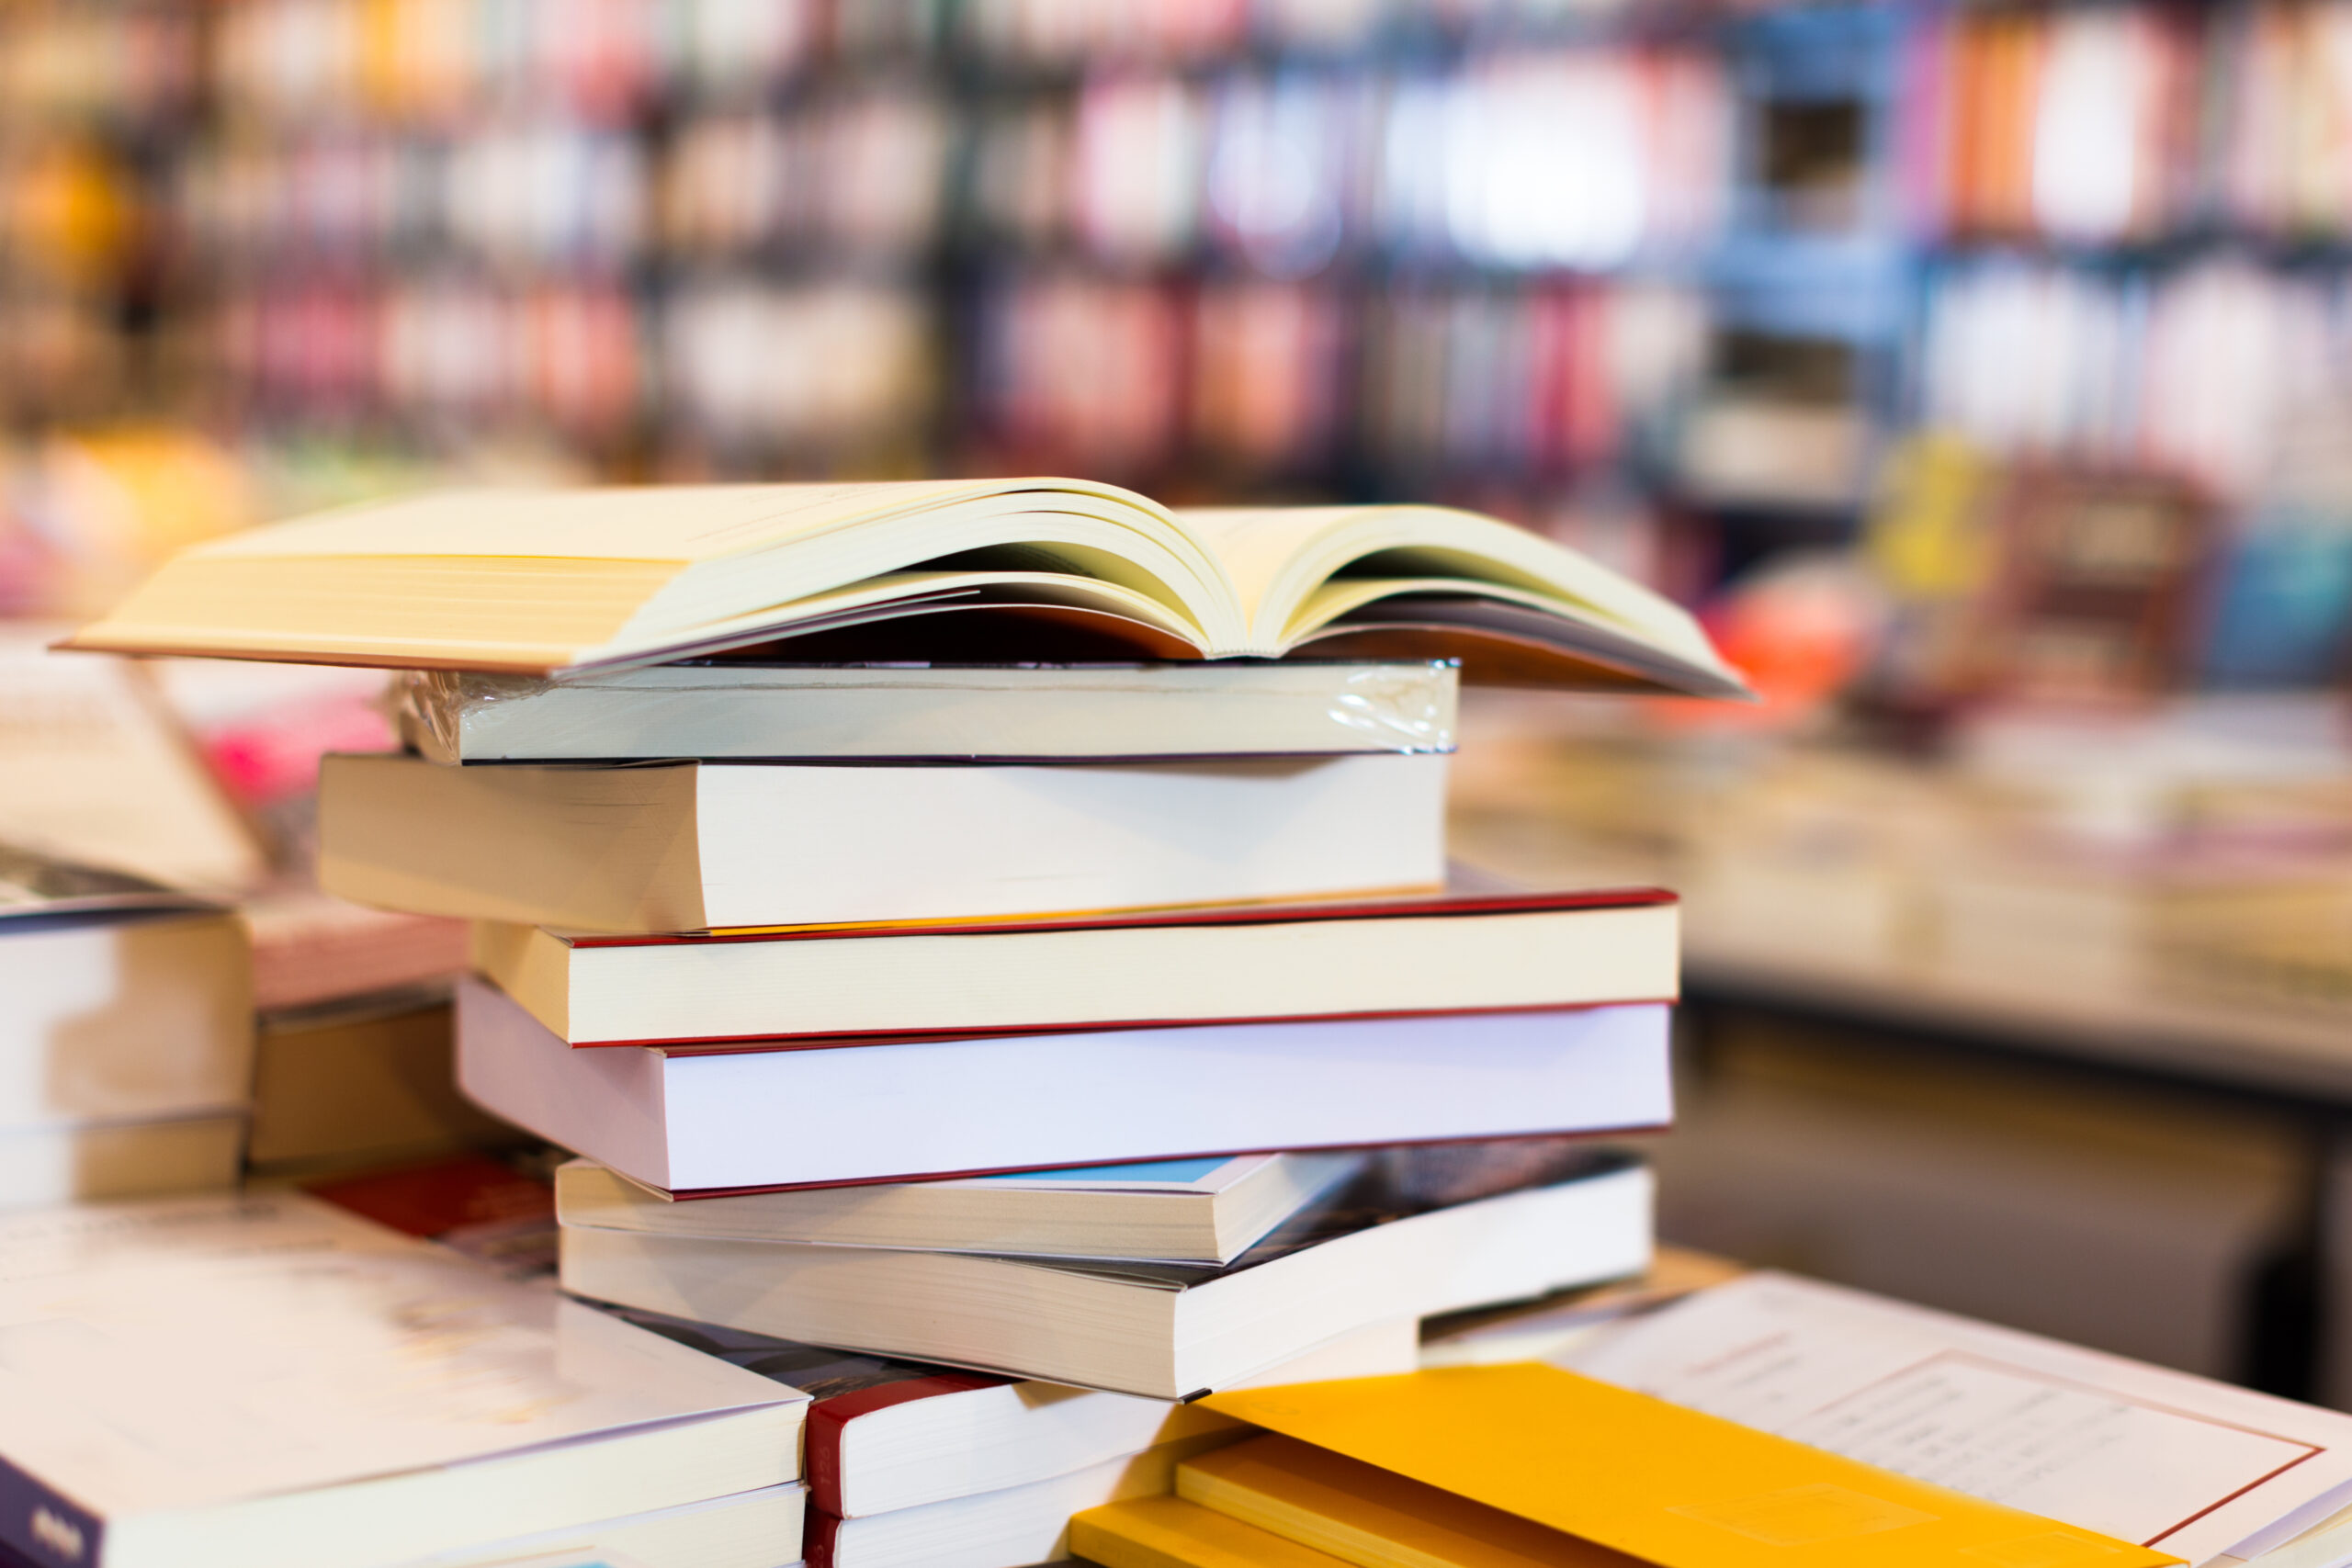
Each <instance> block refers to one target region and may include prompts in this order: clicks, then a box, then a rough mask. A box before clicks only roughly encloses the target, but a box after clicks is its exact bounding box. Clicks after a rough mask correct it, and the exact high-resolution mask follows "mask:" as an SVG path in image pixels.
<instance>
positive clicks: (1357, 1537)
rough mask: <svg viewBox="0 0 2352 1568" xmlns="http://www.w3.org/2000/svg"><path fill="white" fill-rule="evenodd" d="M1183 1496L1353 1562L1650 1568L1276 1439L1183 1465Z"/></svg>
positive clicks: (1446, 1567)
mask: <svg viewBox="0 0 2352 1568" xmlns="http://www.w3.org/2000/svg"><path fill="white" fill-rule="evenodd" d="M1175 1493H1176V1495H1177V1496H1179V1497H1181V1498H1182V1499H1184V1500H1185V1501H1186V1502H1188V1503H1197V1504H1199V1505H1200V1506H1202V1507H1204V1508H1208V1509H1212V1510H1214V1511H1215V1512H1216V1513H1220V1514H1223V1515H1225V1516H1226V1517H1227V1518H1231V1519H1238V1520H1240V1521H1241V1522H1242V1523H1244V1524H1248V1525H1254V1526H1256V1527H1257V1528H1258V1529H1262V1530H1265V1531H1267V1532H1268V1533H1269V1534H1272V1535H1275V1536H1279V1537H1281V1538H1282V1539H1283V1540H1288V1541H1292V1542H1294V1543H1295V1544H1297V1545H1299V1546H1304V1547H1308V1548H1311V1549H1313V1550H1315V1551H1326V1552H1329V1553H1330V1554H1332V1555H1333V1556H1334V1557H1336V1558H1340V1559H1341V1560H1344V1561H1347V1562H1411V1563H1415V1564H1419V1565H1423V1568H1646V1565H1645V1563H1644V1562H1642V1560H1641V1559H1639V1558H1636V1557H1628V1556H1627V1555H1625V1554H1624V1553H1623V1552H1622V1551H1611V1550H1610V1549H1609V1548H1608V1547H1605V1546H1600V1545H1596V1544H1595V1543H1593V1542H1592V1541H1589V1540H1579V1539H1578V1538H1577V1537H1576V1536H1572V1535H1566V1534H1564V1533H1562V1532H1561V1531H1559V1530H1555V1529H1547V1528H1546V1527H1544V1526H1543V1525H1539V1524H1536V1523H1535V1522H1533V1521H1532V1520H1531V1519H1523V1518H1521V1517H1519V1516H1518V1515H1516V1514H1510V1513H1505V1512H1504V1511H1503V1510H1502V1509H1500V1508H1496V1507H1490V1506H1487V1505H1486V1504H1484V1503H1475V1502H1472V1501H1471V1500H1470V1499H1469V1498H1467V1497H1463V1496H1459V1495H1455V1494H1454V1493H1452V1492H1447V1491H1444V1490H1442V1489H1441V1488H1439V1487H1435V1486H1430V1485H1428V1484H1426V1483H1422V1482H1419V1481H1413V1480H1409V1479H1408V1478H1407V1477H1405V1476H1402V1475H1398V1474H1396V1473H1394V1472H1389V1471H1385V1470H1380V1469H1377V1468H1375V1467H1374V1466H1372V1465H1369V1464H1365V1463H1363V1461H1359V1460H1351V1459H1349V1458H1346V1457H1345V1456H1344V1455H1340V1454H1336V1453H1333V1452H1332V1451H1331V1450H1329V1449H1318V1448H1316V1447H1315V1446H1314V1445H1312V1444H1309V1443H1302V1442H1300V1441H1298V1440H1297V1439H1296V1438H1284V1437H1281V1436H1278V1435H1276V1434H1274V1433H1271V1432H1269V1433H1266V1434H1264V1435H1263V1436H1261V1437H1255V1438H1249V1439H1247V1440H1246V1441H1242V1442H1238V1443H1228V1444H1226V1445H1225V1446H1223V1447H1221V1448H1219V1449H1217V1450H1216V1451H1214V1452H1211V1453H1203V1454H1198V1455H1195V1456H1193V1457H1192V1458H1190V1459H1187V1460H1184V1461H1182V1462H1181V1463H1179V1464H1178V1465H1177V1466H1176V1486H1175Z"/></svg>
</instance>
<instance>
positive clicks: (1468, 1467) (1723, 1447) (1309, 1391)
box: [1212, 1309, 2180, 1568]
mask: <svg viewBox="0 0 2352 1568" xmlns="http://www.w3.org/2000/svg"><path fill="white" fill-rule="evenodd" d="M1669 1310H1672V1309H1669ZM1212 1407H1213V1408H1215V1409H1218V1410H1222V1411H1224V1412H1226V1413H1227V1415H1230V1416H1239V1417H1240V1418H1241V1419H1242V1420H1244V1421H1248V1422H1250V1424H1252V1425H1253V1426H1259V1427H1267V1428H1269V1429H1271V1430H1273V1431H1276V1432H1280V1433H1282V1434H1283V1436H1285V1437H1289V1438H1295V1439H1297V1440H1298V1441H1300V1442H1304V1443H1309V1444H1312V1445H1314V1446H1315V1447H1317V1448H1321V1449H1327V1450H1331V1451H1332V1452H1334V1453H1337V1454H1340V1455H1342V1456H1344V1457H1346V1458H1348V1459H1351V1460H1355V1461H1359V1462H1361V1463H1363V1464H1367V1465H1371V1466H1373V1467H1374V1468H1376V1469H1379V1470H1382V1471H1385V1472H1390V1473H1393V1474H1395V1475H1397V1476H1401V1477H1403V1478H1404V1479H1406V1480H1408V1481H1413V1482H1418V1483H1421V1484H1423V1485H1426V1486H1432V1487H1436V1488H1438V1489H1439V1490H1441V1491H1443V1492H1449V1493H1452V1494H1454V1495H1457V1496H1460V1497H1463V1498H1465V1499H1467V1500H1468V1501H1470V1502H1474V1503H1478V1504H1483V1505H1485V1506H1487V1507H1490V1508H1496V1509H1499V1510H1501V1511H1502V1512H1504V1513H1508V1514H1514V1515H1517V1516H1519V1517H1521V1518H1523V1519H1526V1520H1528V1521H1530V1522H1532V1523H1534V1524H1538V1525H1544V1526H1547V1527H1549V1528H1550V1529H1555V1530H1559V1531H1563V1532H1565V1533H1566V1534H1569V1535H1573V1536H1577V1537H1579V1538H1582V1539H1583V1540H1589V1541H1591V1542H1593V1543H1594V1544H1596V1545H1600V1546H1605V1547H1609V1548H1611V1549H1612V1550H1613V1551H1621V1552H1623V1553H1626V1554H1627V1555H1629V1556H1632V1557H1634V1558H1636V1559H1638V1560H1640V1561H1641V1562H1646V1563H1653V1564H1656V1565H1657V1568H1781V1565H1783V1564H1786V1563H1789V1562H1794V1561H1802V1562H1805V1563H1807V1564H1809V1565H1818V1568H1882V1565H1883V1564H1886V1563H1894V1562H1900V1563H1903V1564H1905V1568H1914V1565H1916V1568H1984V1564H1985V1563H1986V1562H2068V1561H2075V1562H2098V1563H2102V1564H2111V1565H2112V1568H2140V1565H2143V1564H2146V1565H2151V1568H2153V1565H2154V1564H2161V1563H2167V1562H2179V1561H2180V1559H2178V1558H2177V1557H2174V1556H2171V1555H2169V1554H2167V1553H2165V1552H2164V1551H2154V1550H2150V1549H2149V1548H2146V1547H2142V1546H2135V1545H2132V1544H2131V1543H2130V1542H2128V1541H2123V1540H2116V1539H2114V1538H2112V1537H2109V1536H2105V1535H2101V1534H2098V1533H2097V1532H2095V1531H2092V1530H2086V1529H2077V1528H2075V1527H2074V1526H2071V1525H2066V1524H2062V1523H2060V1522H2059V1521H2057V1520H2055V1519H2051V1518H2047V1517H2039V1516H2037V1515H2034V1514H2031V1513H2027V1512H2024V1511H2022V1510H2019V1509H2017V1508H2011V1507H2004V1506H2000V1505H1998V1504H1995V1503H1988V1502H1981V1501H1979V1500H1977V1499H1976V1498H1973V1497H1970V1496H1966V1495H1962V1494H1961V1493H1959V1492H1954V1491H1949V1490H1947V1489H1945V1488H1943V1487H1941V1486H1935V1485H1930V1484H1928V1483H1925V1482H1921V1481H1915V1480H1912V1479H1911V1478H1910V1477H1908V1476H1905V1475H1898V1474H1896V1473H1895V1472H1893V1471H1888V1470H1880V1469H1877V1468H1875V1467H1873V1466H1871V1465H1868V1464H1863V1463H1860V1462H1859V1461H1854V1460H1851V1459H1847V1458H1844V1457H1842V1456H1840V1455H1838V1454H1836V1453H1832V1452H1830V1451H1829V1450H1826V1449H1816V1448H1809V1447H1807V1446H1805V1445H1804V1444H1801V1443H1794V1442H1791V1441H1789V1440H1788V1439H1787V1438H1778V1437H1774V1436H1772V1435H1771V1434H1770V1433H1767V1432H1762V1431H1758V1430H1756V1429H1755V1428H1753V1427H1744V1426H1736V1425H1734V1424H1733V1423H1732V1422H1729V1421H1725V1420H1722V1419H1719V1418H1718V1417H1715V1416H1706V1415H1702V1414H1701V1413H1699V1412H1698V1411H1695V1410H1685V1409H1682V1408H1680V1407H1679V1406H1676V1405H1672V1404H1667V1403H1666V1402H1665V1401H1663V1400H1657V1399H1651V1398H1649V1397H1647V1396H1645V1395H1643V1394H1639V1393H1633V1392H1631V1391H1629V1390H1626V1389H1620V1388H1613V1387H1611V1386H1610V1385H1609V1384H1607V1383H1603V1382H1595V1381H1593V1380H1592V1379H1589V1378H1584V1377H1578V1376H1577V1375H1576V1374H1574V1373H1571V1372H1565V1371H1559V1370H1557V1369H1555V1368H1552V1367H1547V1366H1543V1365H1540V1364H1527V1365H1519V1366H1503V1367H1447V1368H1442V1369H1439V1370H1436V1371H1421V1372H1415V1373H1412V1374H1410V1375H1409V1376H1406V1377H1398V1378H1363V1379H1359V1380H1355V1381H1352V1382H1329V1383H1307V1384H1293V1385H1290V1386H1287V1387H1283V1388H1278V1389H1250V1390H1240V1391H1236V1392H1234V1393H1219V1394H1216V1395H1213V1396H1212Z"/></svg>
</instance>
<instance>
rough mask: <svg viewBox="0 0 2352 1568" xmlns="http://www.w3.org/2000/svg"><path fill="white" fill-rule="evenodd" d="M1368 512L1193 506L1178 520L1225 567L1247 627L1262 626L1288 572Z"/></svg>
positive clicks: (1327, 508) (1336, 508) (1343, 508)
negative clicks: (1325, 538) (1320, 541)
mask: <svg viewBox="0 0 2352 1568" xmlns="http://www.w3.org/2000/svg"><path fill="white" fill-rule="evenodd" d="M1362 511H1363V508H1361V507H1354V506H1272V507H1242V506H1210V507H1188V508H1186V509H1184V510H1182V511H1180V512H1178V513H1176V520H1177V522H1179V523H1180V524H1182V525H1183V526H1184V528H1185V529H1186V530H1187V531H1189V532H1190V533H1192V534H1193V535H1194V536H1196V537H1198V538H1199V539H1200V540H1201V542H1202V543H1203V544H1204V545H1206V546H1207V547H1208V548H1209V552H1210V553H1211V554H1212V555H1214V556H1216V558H1217V559H1218V560H1219V561H1221V562H1223V563H1224V566H1225V570H1226V575H1227V576H1228V577H1229V578H1231V579H1232V581H1233V590H1234V594H1235V596H1236V597H1237V598H1238V599H1239V600H1240V602H1241V619H1242V624H1243V625H1245V626H1251V627H1253V628H1254V627H1257V626H1259V608H1260V606H1261V605H1262V604H1264V603H1265V600H1266V595H1267V594H1268V593H1269V592H1272V589H1273V588H1274V586H1275V584H1276V582H1277V581H1278V580H1279V579H1280V578H1281V577H1282V575H1283V570H1285V569H1286V568H1288V567H1289V566H1290V565H1291V563H1292V562H1293V561H1295V560H1296V559H1298V558H1300V557H1302V556H1304V555H1306V553H1307V552H1308V551H1309V550H1310V549H1312V548H1313V547H1314V546H1315V543H1316V541H1317V538H1318V537H1319V536H1322V535H1324V534H1326V533H1328V532H1329V531H1330V530H1332V529H1334V528H1338V527H1341V526H1343V525H1346V523H1347V522H1348V521H1349V519H1351V517H1354V516H1356V515H1357V514H1359V513H1361V512H1362Z"/></svg>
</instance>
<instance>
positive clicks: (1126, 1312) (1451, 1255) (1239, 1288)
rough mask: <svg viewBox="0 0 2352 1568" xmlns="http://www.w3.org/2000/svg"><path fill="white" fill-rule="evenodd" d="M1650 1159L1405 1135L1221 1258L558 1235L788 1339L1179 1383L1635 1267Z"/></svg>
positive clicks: (656, 1296)
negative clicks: (1424, 1145) (1362, 1331)
mask: <svg viewBox="0 0 2352 1568" xmlns="http://www.w3.org/2000/svg"><path fill="white" fill-rule="evenodd" d="M1649 1224H1650V1182H1649V1173H1648V1172H1647V1171H1646V1170H1645V1169H1644V1168H1642V1167H1641V1165H1640V1164H1639V1163H1638V1162H1637V1161H1635V1160H1634V1159H1632V1158H1631V1157H1630V1156H1623V1155H1616V1154H1612V1153H1610V1152H1608V1151H1600V1150H1593V1149H1589V1148H1588V1147H1585V1146H1584V1145H1579V1144H1577V1143H1574V1142H1573V1141H1568V1140H1559V1141H1555V1142H1554V1143H1551V1144H1549V1145H1544V1144H1540V1143H1539V1144H1529V1143H1521V1144H1517V1145H1511V1144H1504V1145H1473V1146H1470V1147H1467V1148H1460V1147H1457V1148H1443V1147H1440V1148H1432V1149H1418V1150H1400V1151H1391V1152H1390V1153H1389V1154H1387V1155H1385V1156H1382V1158H1381V1159H1379V1160H1378V1161H1376V1162H1374V1166H1373V1167H1372V1168H1371V1169H1369V1170H1368V1171H1367V1172H1366V1173H1365V1175H1364V1177H1363V1178H1362V1179H1359V1180H1357V1181H1355V1182H1352V1183H1351V1184H1350V1185H1349V1186H1348V1187H1347V1188H1345V1189H1343V1190H1341V1191H1340V1192H1339V1193H1337V1194H1335V1195H1334V1196H1333V1197H1332V1198H1331V1199H1330V1200H1329V1201H1326V1202H1324V1203H1321V1204H1318V1205H1317V1206H1316V1207H1314V1208H1312V1209H1309V1210H1307V1211H1306V1212H1305V1213H1301V1214H1300V1215H1299V1216H1298V1217H1297V1218H1295V1219H1294V1220H1292V1221H1291V1222H1290V1223H1289V1224H1285V1225H1283V1226H1282V1227H1281V1228H1280V1229H1278V1230H1276V1231H1275V1232H1274V1233H1273V1234H1272V1235H1269V1236H1268V1237H1266V1239H1265V1240H1263V1241H1261V1242H1260V1243H1259V1244H1258V1245H1257V1246H1256V1247H1252V1248H1250V1250H1249V1251H1248V1252H1246V1253H1243V1254H1242V1255H1241V1257H1240V1258H1238V1259H1236V1260H1235V1261H1234V1262H1232V1263H1230V1264H1227V1265H1225V1266H1223V1267H1210V1266H1206V1265H1196V1264H1173V1263H1113V1262H1108V1261H1101V1262H1080V1261H1077V1260H1074V1259H1065V1258H989V1257H979V1256H975V1255H972V1254H967V1253H945V1252H885V1251H880V1250H869V1249H865V1248H856V1247H796V1246H791V1245H788V1244H783V1243H761V1242H715V1241H703V1240H699V1239H695V1238H691V1237H680V1236H656V1235H636V1234H631V1233H628V1232H623V1231H595V1230H567V1231H565V1232H564V1233H563V1266H562V1278H563V1283H564V1288H565V1289H567V1290H569V1291H571V1292H575V1293H577V1294H579V1295H582V1296H585V1297H588V1298H590V1299H592V1300H595V1301H605V1302H614V1303H619V1304H622V1305H625V1306H635V1307H642V1308H645V1309H647V1310H650V1311H653V1312H660V1313H666V1314H670V1315H672V1316H675V1317H684V1318H691V1319H694V1320H695V1321H698V1322H703V1323H716V1324H719V1325H724V1326H727V1327H732V1328H746V1329H750V1330H752V1332H753V1333H758V1334H771V1335H775V1336H776V1337H779V1338H787V1339H799V1340H805V1341H809V1342H811V1343H816V1344H824V1345H841V1346H846V1347H849V1348H854V1349H862V1350H875V1351H881V1352H884V1353H886V1354H889V1355H897V1356H914V1357H919V1358H921V1359H924V1360H931V1361H944V1362H946V1363H949V1364H950V1365H954V1366H964V1367H974V1368H978V1369H980V1370H983V1371H1001V1372H1010V1373H1017V1374H1019V1375H1021V1376H1024V1377H1032V1378H1038V1379H1043V1380H1046V1381H1049V1382H1067V1383H1077V1384H1080V1385H1082V1386H1085V1387H1089V1388H1107V1389H1115V1390H1118V1391H1120V1392H1123V1393H1140V1394H1146V1395H1148V1396H1150V1397H1153V1398H1157V1399H1177V1398H1182V1397H1185V1396H1187V1395H1190V1394H1193V1393H1198V1392H1202V1391H1204V1390H1207V1389H1213V1388H1221V1387H1229V1386H1232V1385H1233V1384H1235V1383H1238V1382H1241V1381H1242V1380H1244V1379H1249V1378H1252V1377H1255V1376H1256V1375H1257V1374H1258V1373H1260V1372H1261V1371H1264V1370H1265V1369H1267V1368H1269V1367H1271V1366H1272V1365H1273V1364H1274V1363H1276V1362H1279V1361H1283V1360H1288V1359H1292V1358H1294V1357H1296V1356H1298V1355H1300V1354H1303V1353H1304V1352H1306V1350H1308V1349H1311V1348H1314V1347H1315V1346H1317V1345H1318V1344H1320V1343H1322V1342H1324V1341H1326V1340H1329V1339H1330V1338H1332V1337H1335V1336H1338V1335H1340V1334H1345V1333H1349V1332H1351V1331H1352V1330H1355V1329H1358V1328H1363V1327H1366V1326H1368V1325H1373V1324H1376V1323H1384V1322H1390V1321H1394V1320H1395V1319H1397V1318H1401V1317H1419V1316H1424V1315H1427V1314H1431V1313H1438V1312H1449V1311H1453V1310H1457V1309H1459V1308H1462V1307H1465V1306H1471V1305H1476V1304H1477V1303H1485V1302H1500V1301H1509V1300H1512V1299H1514V1298H1518V1297H1522V1296H1535V1295H1541V1294H1544V1292H1547V1291H1553V1290H1558V1289H1561V1288H1563V1287H1565V1286H1566V1285H1570V1284H1576V1283H1581V1282H1589V1281H1592V1280H1603V1279H1611V1278H1615V1277H1617V1276H1620V1275H1625V1274H1632V1273H1635V1272H1638V1271H1639V1270H1640V1269H1642V1268H1643V1267H1644V1265H1645V1263H1646V1262H1647V1261H1648V1258H1649Z"/></svg>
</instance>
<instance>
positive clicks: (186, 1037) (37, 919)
mask: <svg viewBox="0 0 2352 1568" xmlns="http://www.w3.org/2000/svg"><path fill="white" fill-rule="evenodd" d="M252 971H253V960H252V957H251V954H250V951H249V948H248V944H247V942H246V940H245V933H244V928H243V925H241V924H240V923H239V921H238V919H237V917H236V916H235V915H234V914H233V913H232V912H231V911H229V910H227V909H225V908H219V907H216V906H212V905H209V904H208V903H206V902H205V901H204V900H202V899H200V898H194V897H189V896H187V895H186V894H180V893H174V892H172V891H170V890H168V889H165V888H164V887H162V886H158V885H156V884H153V883H151V882H147V881H144V880H142V879H141V878H138V877H133V876H130V875H127V874H120V873H117V872H112V871H107V870H104V869H100V868H95V867H90V866H85V865H79V864H75V863H71V862H66V861H61V860H57V859H55V858H53V857H51V856H48V855H44V854H39V853H35V852H28V851H25V850H22V849H18V848H17V847H15V846H13V845H8V844H5V843H0V997H5V998H6V1006H5V1007H0V1134H6V1133H7V1132H11V1131H17V1130H22V1129H28V1128H62V1127H70V1126H74V1125H77V1124H81V1123H86V1122H130V1121H138V1120H142V1119H151V1118H161V1117H181V1116H192V1115H201V1114H207V1113H211V1114H220V1113H230V1112H242V1111H243V1109H244V1105H245V1101H246V1099H247V1097H248V1096H249V1094H250V1093H251V1081H252V1077H253V1055H254V1022H253V980H252Z"/></svg>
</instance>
